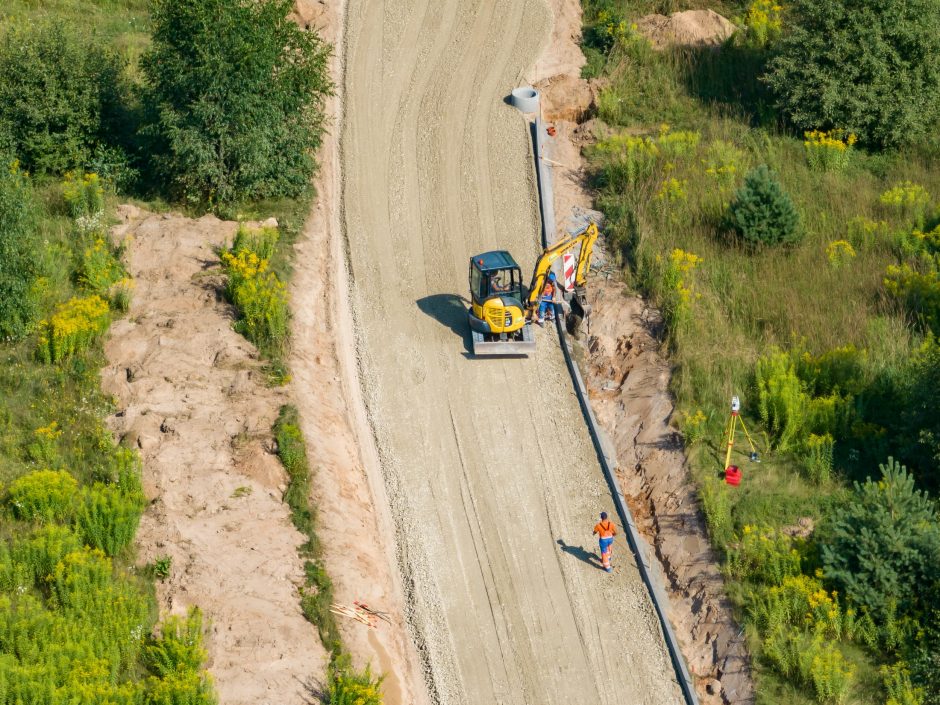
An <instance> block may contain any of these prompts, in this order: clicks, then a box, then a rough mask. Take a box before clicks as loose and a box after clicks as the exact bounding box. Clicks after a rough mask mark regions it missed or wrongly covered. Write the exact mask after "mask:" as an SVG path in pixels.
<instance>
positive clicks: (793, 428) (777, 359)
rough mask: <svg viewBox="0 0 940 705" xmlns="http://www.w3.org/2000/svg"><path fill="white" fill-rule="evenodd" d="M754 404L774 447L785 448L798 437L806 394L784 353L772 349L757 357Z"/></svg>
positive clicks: (792, 363) (791, 363)
mask: <svg viewBox="0 0 940 705" xmlns="http://www.w3.org/2000/svg"><path fill="white" fill-rule="evenodd" d="M754 377H755V383H756V386H757V408H758V411H759V412H760V417H761V421H762V422H763V423H764V426H765V427H766V428H767V430H768V432H769V433H770V435H771V442H772V443H773V445H774V447H775V448H777V449H778V450H788V449H790V448H791V447H793V446H794V445H795V444H797V443H798V442H799V441H800V440H801V439H802V434H803V431H804V428H805V426H806V414H807V402H808V399H807V395H806V392H805V391H804V384H803V382H802V381H801V380H800V378H799V377H798V376H797V373H796V365H795V364H794V362H793V359H792V358H791V356H790V355H789V354H788V353H785V352H783V351H781V350H772V351H771V352H770V353H769V354H767V355H764V356H763V357H760V358H758V360H757V364H756V365H755V368H754Z"/></svg>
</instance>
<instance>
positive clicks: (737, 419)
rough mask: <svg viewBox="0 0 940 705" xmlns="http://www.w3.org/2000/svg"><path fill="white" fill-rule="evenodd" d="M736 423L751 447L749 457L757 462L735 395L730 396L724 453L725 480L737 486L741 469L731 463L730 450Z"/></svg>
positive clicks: (757, 457)
mask: <svg viewBox="0 0 940 705" xmlns="http://www.w3.org/2000/svg"><path fill="white" fill-rule="evenodd" d="M738 424H740V425H741V430H742V431H744V437H745V438H746V439H747V444H748V445H749V446H750V447H751V455H750V459H751V461H752V462H755V463H759V462H760V456H758V455H757V449H756V448H755V447H754V441H752V440H751V434H750V433H748V432H747V426H745V425H744V419H743V418H742V417H741V400H740V399H739V398H738V397H737V396H733V397H731V418H730V419H729V420H728V431H727V434H726V436H727V438H728V451H727V452H726V453H725V482H727V483H728V484H729V485H732V486H735V487H737V486H738V485H740V484H741V469H740V468H739V467H738V466H737V465H732V464H731V451H732V450H734V432H735V431H736V430H737V427H738Z"/></svg>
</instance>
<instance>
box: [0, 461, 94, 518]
mask: <svg viewBox="0 0 940 705" xmlns="http://www.w3.org/2000/svg"><path fill="white" fill-rule="evenodd" d="M77 489H78V483H77V482H76V481H75V478H74V477H72V476H71V475H70V474H69V473H67V472H65V471H64V470H38V471H36V472H31V473H29V474H28V475H23V476H22V477H20V478H17V479H16V480H14V481H13V483H12V484H11V485H10V490H9V495H10V498H9V502H10V506H11V507H12V508H13V513H14V514H15V515H16V516H17V518H19V519H27V520H32V519H38V520H41V521H53V520H55V519H63V518H66V517H68V516H69V515H70V514H71V513H72V509H73V507H72V503H73V500H74V498H75V493H76V491H77Z"/></svg>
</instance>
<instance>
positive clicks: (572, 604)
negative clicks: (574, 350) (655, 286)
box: [342, 0, 680, 705]
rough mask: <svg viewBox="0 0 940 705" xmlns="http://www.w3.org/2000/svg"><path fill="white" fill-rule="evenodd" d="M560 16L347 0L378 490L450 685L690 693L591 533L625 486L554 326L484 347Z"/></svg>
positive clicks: (625, 694)
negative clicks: (523, 345) (525, 345)
mask: <svg viewBox="0 0 940 705" xmlns="http://www.w3.org/2000/svg"><path fill="white" fill-rule="evenodd" d="M550 23H551V16H550V13H549V12H548V9H547V7H546V6H545V5H544V4H543V3H542V2H541V0H528V1H518V0H517V1H510V0H495V1H492V0H491V1H488V2H482V1H477V2H459V1H458V0H396V1H395V2H392V1H389V2H387V3H385V2H382V0H352V1H351V2H350V5H349V11H348V25H347V30H346V31H347V39H346V54H345V56H346V82H345V117H344V120H345V123H344V132H343V142H342V170H343V177H344V180H345V182H344V189H343V205H344V216H345V220H344V226H345V230H346V237H347V240H348V248H349V261H350V265H351V273H352V284H351V302H352V305H353V307H354V310H355V315H356V318H355V320H356V325H357V331H358V334H359V341H358V347H357V350H358V354H359V356H360V360H359V365H360V375H361V383H362V390H363V394H364V397H365V402H366V407H367V409H368V413H369V421H370V422H371V425H372V429H373V431H374V435H375V438H374V440H375V443H376V448H377V451H378V464H379V466H380V468H381V472H382V476H383V478H384V488H376V494H378V495H381V494H382V493H387V495H388V506H389V507H390V509H391V515H392V519H393V522H394V527H395V532H396V539H397V558H398V560H399V562H400V565H401V567H402V570H403V572H404V575H405V589H406V595H407V598H408V605H409V612H408V617H409V621H410V626H411V628H412V633H413V637H414V639H415V641H416V643H417V644H418V647H419V650H420V652H421V655H422V658H423V662H424V667H425V669H426V671H427V674H428V677H429V681H430V684H431V686H432V691H433V693H432V697H433V699H434V700H435V701H437V702H440V703H448V704H449V703H480V704H481V705H482V704H485V705H493V704H494V703H500V704H502V705H509V704H515V703H533V704H535V703H538V704H539V705H543V704H546V703H552V704H562V703H571V704H573V705H575V704H576V705H583V704H584V703H620V702H624V700H625V698H626V699H628V700H629V702H631V703H650V704H652V703H656V704H657V705H660V704H662V703H673V702H678V701H679V699H680V696H679V693H678V688H677V685H676V683H675V680H674V675H673V671H672V666H671V664H670V663H669V660H668V657H667V655H666V651H665V648H664V646H663V644H662V635H661V633H660V631H659V626H658V624H657V622H656V619H655V617H654V614H653V611H652V607H651V605H650V603H649V597H648V596H647V594H646V591H645V589H644V587H643V584H642V582H641V581H640V579H639V576H638V574H637V571H636V568H635V567H634V565H633V563H632V557H631V556H630V554H629V552H628V551H627V550H626V549H625V544H624V542H623V541H622V540H621V541H620V543H619V550H618V552H617V553H616V555H615V563H616V570H615V573H614V575H612V576H611V575H607V574H605V573H604V572H602V571H601V570H600V569H599V567H598V564H597V560H596V558H595V557H592V555H591V554H592V553H595V549H594V542H593V539H592V537H591V527H592V526H593V524H594V522H595V521H596V515H597V512H599V511H600V510H602V509H606V510H608V511H612V501H611V499H610V497H609V494H608V489H607V487H606V484H605V483H604V481H603V477H602V475H601V472H600V470H599V468H598V466H597V462H596V458H595V456H594V451H593V449H592V446H591V444H590V441H589V439H588V436H587V432H586V429H585V427H584V423H583V420H582V418H581V414H580V410H579V409H578V406H577V402H576V400H575V398H574V395H573V392H572V389H571V382H570V380H569V378H568V375H567V372H566V370H565V367H564V362H563V359H562V355H561V352H560V350H559V349H558V343H557V340H556V338H555V336H554V335H553V334H552V332H551V331H550V330H549V329H546V330H544V331H539V335H538V336H537V337H538V343H539V350H538V352H537V354H536V355H534V356H533V357H531V358H529V359H513V360H475V359H472V358H471V357H470V356H469V355H467V350H468V345H469V340H468V336H467V327H466V318H465V317H466V313H465V308H464V303H463V301H462V300H461V298H460V297H462V296H466V289H467V281H466V277H467V261H468V259H469V256H470V255H472V254H474V253H475V252H479V251H484V250H487V249H495V248H507V249H510V250H511V251H512V252H513V253H514V254H515V255H516V256H517V258H518V259H520V261H521V262H522V264H523V267H525V268H530V267H531V266H532V264H533V262H534V259H535V256H536V253H537V251H538V240H537V236H538V220H537V214H536V202H535V190H534V183H533V179H534V176H533V166H532V163H531V155H530V149H529V139H528V132H527V128H526V126H525V124H524V123H523V121H522V119H521V118H520V116H519V115H518V114H517V113H515V112H514V111H513V110H512V109H510V108H508V107H507V106H506V105H505V104H504V103H503V101H502V97H503V96H504V95H506V94H507V93H508V92H509V90H510V89H511V88H512V87H513V86H514V85H516V84H518V83H519V82H521V80H522V76H523V74H524V72H525V71H526V69H527V67H528V66H529V65H531V64H532V63H533V61H534V59H535V58H536V57H537V56H538V53H539V51H540V49H541V47H542V45H543V44H544V43H545V41H546V40H547V38H548V33H549V30H550ZM367 455H368V454H367ZM367 461H368V458H367Z"/></svg>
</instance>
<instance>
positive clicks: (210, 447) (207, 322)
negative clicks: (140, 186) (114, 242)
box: [102, 206, 326, 705]
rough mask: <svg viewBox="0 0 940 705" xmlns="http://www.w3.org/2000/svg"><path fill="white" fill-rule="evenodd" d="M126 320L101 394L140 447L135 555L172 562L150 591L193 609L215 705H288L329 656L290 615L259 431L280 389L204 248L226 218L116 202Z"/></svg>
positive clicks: (125, 434)
mask: <svg viewBox="0 0 940 705" xmlns="http://www.w3.org/2000/svg"><path fill="white" fill-rule="evenodd" d="M121 214H122V215H123V217H124V218H125V223H124V224H123V225H121V226H119V227H118V228H116V230H115V232H114V236H115V237H116V238H117V239H119V240H121V239H124V238H125V237H126V238H127V243H128V245H127V255H126V260H127V266H128V269H129V271H130V273H131V274H132V275H133V277H134V280H135V282H136V290H135V296H134V302H133V305H132V306H131V310H130V313H129V315H128V316H127V317H126V318H124V319H122V320H120V321H118V322H117V323H115V324H114V325H113V326H112V327H111V333H110V337H109V340H108V342H107V344H106V345H105V352H106V354H107V356H108V360H109V365H108V367H106V368H105V369H104V370H103V372H102V388H103V389H104V390H105V392H107V393H109V394H113V395H114V396H115V398H116V399H117V404H118V408H119V409H120V411H119V412H118V414H117V415H116V416H114V417H113V418H112V419H111V420H110V422H111V426H112V428H113V429H114V431H115V432H116V433H117V434H118V435H119V436H120V437H121V438H122V439H123V442H125V443H127V444H128V445H131V446H132V447H136V448H138V449H139V450H140V454H141V457H142V459H143V464H144V487H145V490H146V492H147V496H148V499H150V500H151V504H150V506H149V507H148V509H147V511H146V513H145V514H144V517H143V519H142V521H141V525H140V531H139V532H138V534H137V545H138V549H139V552H140V557H141V561H142V562H149V561H153V560H154V559H155V558H157V557H159V556H164V555H168V556H170V557H171V558H172V561H173V562H172V569H171V574H170V578H169V579H168V580H167V581H166V582H159V583H157V598H158V600H159V605H160V611H161V613H162V614H167V613H175V614H180V613H183V614H185V612H186V609H187V608H188V607H190V606H192V605H196V606H198V607H199V608H201V609H202V611H203V613H204V615H205V616H206V624H207V627H208V630H209V633H208V636H207V640H206V647H207V649H208V651H209V663H208V665H209V670H210V672H211V673H212V675H213V676H214V677H215V682H216V688H217V690H218V694H219V702H220V703H221V705H241V704H242V703H244V705H300V704H301V703H306V702H308V701H309V700H310V696H309V688H310V687H311V686H316V685H318V684H319V683H320V682H321V678H322V675H323V673H324V672H325V667H326V654H325V652H324V649H323V646H322V645H321V644H320V640H319V638H318V636H317V633H316V630H315V629H314V627H313V626H312V625H311V624H310V623H309V622H307V621H306V620H305V619H304V617H303V615H302V614H301V612H300V605H299V597H298V593H297V586H299V585H302V584H303V568H302V564H301V561H300V559H299V557H298V555H297V547H298V546H299V545H300V544H301V543H303V541H304V538H303V536H301V534H299V533H298V532H297V531H296V530H295V529H294V528H293V526H292V525H291V522H290V516H289V514H288V510H287V507H286V505H284V504H283V503H282V502H281V496H282V493H283V490H284V483H285V481H286V477H285V475H284V471H283V468H282V467H281V465H280V463H279V462H278V460H277V457H276V456H275V455H273V453H272V438H271V425H272V424H273V423H274V419H275V418H276V417H277V412H278V408H279V407H280V405H281V404H283V403H285V401H286V398H285V394H284V391H283V390H276V389H271V388H269V387H267V386H266V384H265V383H264V378H263V374H262V372H261V363H260V362H259V360H258V355H257V352H256V351H255V350H254V348H253V347H252V346H251V344H249V343H248V342H247V341H246V340H245V339H244V338H242V337H241V336H240V335H238V334H237V333H235V331H233V330H232V311H231V307H230V306H228V305H227V304H225V303H224V302H223V301H222V300H221V296H220V294H219V286H220V284H221V275H220V271H219V269H218V263H219V261H218V257H217V256H216V255H215V252H214V249H213V248H214V247H217V246H219V245H222V244H224V243H225V242H226V241H228V240H230V239H231V237H232V235H234V233H235V228H236V227H237V224H236V223H231V222H223V221H220V220H218V219H217V218H215V217H213V216H205V217H203V218H200V219H199V220H191V219H189V218H184V217H183V216H179V215H151V214H148V213H142V212H140V211H138V210H137V209H136V208H134V207H133V206H123V207H122V208H121Z"/></svg>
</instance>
